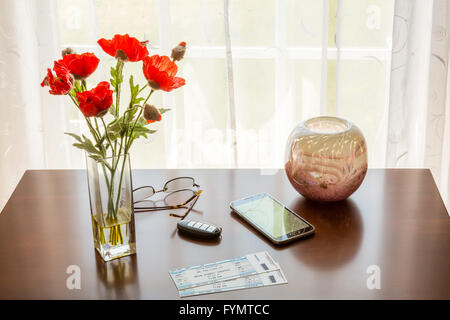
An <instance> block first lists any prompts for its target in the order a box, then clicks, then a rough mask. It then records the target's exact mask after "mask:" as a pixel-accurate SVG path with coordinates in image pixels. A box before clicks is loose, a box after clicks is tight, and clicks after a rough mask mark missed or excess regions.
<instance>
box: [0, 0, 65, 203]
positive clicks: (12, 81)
mask: <svg viewBox="0 0 450 320" xmlns="http://www.w3.org/2000/svg"><path fill="white" fill-rule="evenodd" d="M56 22H57V20H56V7H55V3H54V2H53V1H27V0H18V1H7V0H2V1H0V97H1V101H0V119H1V126H0V158H1V161H0V177H1V183H0V208H3V205H4V204H5V203H6V201H7V200H8V198H9V196H10V194H11V192H12V191H13V189H14V187H15V186H16V184H17V183H18V181H19V179H20V177H21V176H22V174H23V173H24V171H25V170H26V169H30V168H52V167H58V168H61V167H69V166H70V162H69V159H68V156H67V155H68V153H67V150H68V148H69V147H70V145H68V144H67V141H66V139H65V138H64V136H63V132H64V126H65V123H66V116H65V111H64V108H63V107H61V106H60V105H59V99H54V97H49V95H48V94H45V92H43V91H41V90H40V87H39V83H40V81H41V80H42V75H43V70H44V69H43V66H47V65H48V66H50V63H51V61H53V59H54V54H55V52H58V51H59V43H58V41H59V34H58V27H57V23H56Z"/></svg>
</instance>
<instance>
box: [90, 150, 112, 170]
mask: <svg viewBox="0 0 450 320" xmlns="http://www.w3.org/2000/svg"><path fill="white" fill-rule="evenodd" d="M89 157H90V158H92V159H94V160H95V161H97V162H101V163H103V164H104V165H105V166H106V167H108V169H109V170H111V171H112V168H111V166H110V164H109V163H108V162H107V161H106V160H105V158H104V157H102V156H98V155H95V154H91V155H89Z"/></svg>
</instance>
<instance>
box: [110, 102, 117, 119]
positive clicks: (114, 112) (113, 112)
mask: <svg viewBox="0 0 450 320" xmlns="http://www.w3.org/2000/svg"><path fill="white" fill-rule="evenodd" d="M109 113H110V114H112V115H113V116H115V115H116V107H115V106H114V104H112V105H111V107H110V108H109Z"/></svg>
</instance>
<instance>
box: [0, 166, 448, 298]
mask: <svg viewBox="0 0 450 320" xmlns="http://www.w3.org/2000/svg"><path fill="white" fill-rule="evenodd" d="M182 175H189V176H193V177H195V179H196V180H197V182H198V183H199V184H200V185H201V187H202V189H203V190H204V193H203V194H202V195H201V197H200V199H199V201H198V202H197V204H196V206H195V207H196V209H198V210H201V211H203V212H202V213H201V212H192V213H191V214H190V218H196V219H200V220H205V221H209V222H212V223H215V224H217V225H219V226H222V227H223V237H222V239H221V240H220V241H219V242H212V243H211V242H201V241H195V240H191V239H189V238H186V237H183V236H181V235H179V234H178V233H177V232H176V223H177V221H178V220H177V219H176V218H171V217H169V216H168V212H164V213H162V212H156V213H155V212H154V213H139V214H136V237H137V250H138V254H137V255H134V256H131V257H126V258H122V259H118V260H114V261H112V262H109V263H103V262H102V261H101V260H100V259H99V258H98V257H97V255H96V254H95V251H94V247H93V241H92V231H91V221H90V209H89V203H88V190H87V182H86V173H85V172H84V171H82V170H42V171H27V172H25V174H24V176H23V178H22V180H21V181H20V183H19V185H18V186H17V188H16V190H15V191H14V193H13V195H12V196H11V198H10V200H9V201H8V203H7V205H6V206H5V208H4V210H3V212H2V213H1V214H0V299H111V298H118V299H129V298H131V299H178V293H177V290H176V288H175V286H174V284H173V283H172V280H171V278H170V277H169V274H168V270H170V269H174V268H177V267H186V266H190V265H195V264H200V263H206V262H213V261H218V260H221V259H226V258H232V257H238V256H242V255H245V254H248V253H252V252H257V251H262V250H267V251H268V252H269V253H270V254H271V255H272V256H273V258H274V259H276V260H277V261H278V262H279V263H280V265H281V267H282V269H283V271H284V273H285V275H286V277H287V279H288V281H289V283H288V284H287V285H281V286H274V287H266V288H256V289H249V290H241V291H233V292H226V293H220V294H214V295H205V296H199V297H197V298H201V299H347V298H351V299H416V298H420V299H422V298H424V299H450V219H449V216H448V214H447V211H446V209H445V207H444V204H443V202H442V200H441V198H440V195H439V193H438V190H437V188H436V185H435V183H434V181H433V178H432V176H431V174H430V171H429V170H425V169H423V170H421V169H409V170H408V169H386V170H384V169H376V170H369V171H368V174H367V177H366V179H365V180H364V182H363V184H362V185H361V187H360V189H359V190H358V191H356V192H355V193H354V194H353V195H352V196H351V197H350V198H349V199H348V200H346V201H343V202H339V203H329V204H320V203H314V202H310V201H308V200H305V199H304V198H303V197H301V196H300V195H298V194H297V193H296V191H295V190H294V189H293V188H292V187H291V186H290V184H289V182H288V180H287V178H286V176H285V173H284V172H283V171H282V170H279V171H271V170H268V171H260V170H246V169H237V170H215V169H214V170H210V169H205V170H135V171H134V172H133V182H134V185H135V186H139V185H143V184H147V185H148V184H152V185H155V186H157V187H160V186H161V185H162V184H163V182H164V181H165V180H166V179H169V178H172V177H176V176H182ZM258 192H268V193H270V194H273V195H274V196H275V197H276V198H278V199H279V200H281V201H282V202H283V203H285V204H286V205H288V206H289V207H290V208H292V209H293V210H295V211H296V212H297V213H299V214H300V215H301V216H303V217H304V218H306V219H307V220H308V221H310V222H311V223H312V224H314V225H315V227H316V234H315V236H313V237H311V238H308V239H305V240H301V241H297V242H295V243H291V244H290V245H286V246H283V247H276V246H274V245H272V244H271V243H270V242H269V241H267V240H266V239H265V238H264V237H262V236H261V235H260V234H258V233H257V232H255V231H254V230H253V229H252V228H251V227H249V226H248V225H247V224H246V223H244V222H243V221H241V220H240V219H239V218H237V217H236V216H235V215H234V214H232V213H231V212H230V209H229V202H230V201H232V200H234V199H238V198H241V197H244V196H247V195H251V194H254V193H258ZM69 265H78V266H79V267H80V270H81V289H80V290H76V289H75V290H68V289H67V288H66V279H67V277H68V276H69V275H68V274H66V269H67V267H68V266H69ZM370 265H377V266H379V267H380V270H381V289H379V290H377V289H374V290H369V289H368V288H367V286H366V281H367V278H368V277H369V276H370V274H368V273H367V272H366V271H367V268H368V267H369V266H370Z"/></svg>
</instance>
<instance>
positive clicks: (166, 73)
mask: <svg viewBox="0 0 450 320" xmlns="http://www.w3.org/2000/svg"><path fill="white" fill-rule="evenodd" d="M143 62H144V64H143V67H142V69H143V71H144V76H145V78H146V79H147V81H148V85H149V86H150V87H152V88H153V89H155V90H158V89H161V90H164V91H168V92H169V91H172V90H173V89H176V88H179V87H181V86H184V85H185V84H186V81H185V80H184V79H183V78H180V77H175V75H176V74H177V71H178V67H177V65H176V64H175V62H173V61H172V60H170V58H169V57H168V56H159V55H157V54H155V55H154V56H151V57H148V56H147V57H145V58H144V60H143Z"/></svg>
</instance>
